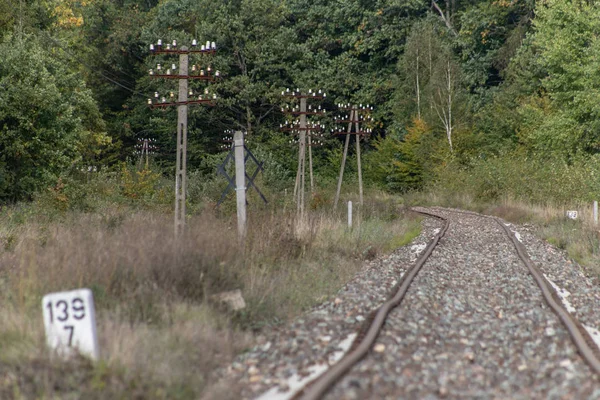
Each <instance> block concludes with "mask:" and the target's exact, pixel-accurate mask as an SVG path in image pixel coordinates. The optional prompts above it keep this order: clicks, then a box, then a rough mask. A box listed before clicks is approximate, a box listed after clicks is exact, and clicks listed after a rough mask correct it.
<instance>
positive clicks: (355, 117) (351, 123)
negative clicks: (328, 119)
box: [333, 104, 373, 211]
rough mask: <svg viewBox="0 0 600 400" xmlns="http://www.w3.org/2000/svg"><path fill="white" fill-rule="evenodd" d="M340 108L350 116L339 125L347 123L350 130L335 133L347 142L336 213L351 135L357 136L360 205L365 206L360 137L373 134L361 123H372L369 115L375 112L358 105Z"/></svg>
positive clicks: (337, 194)
mask: <svg viewBox="0 0 600 400" xmlns="http://www.w3.org/2000/svg"><path fill="white" fill-rule="evenodd" d="M338 107H339V108H340V110H345V111H349V112H350V115H349V116H348V117H346V118H343V117H340V118H337V119H336V122H337V123H347V124H348V129H347V130H346V131H345V132H344V131H343V130H342V129H338V130H337V131H334V132H333V133H334V134H336V135H343V134H345V135H346V141H345V143H344V153H343V155H342V165H341V166H340V176H339V178H338V184H337V190H336V193H335V200H334V202H333V210H334V211H335V210H336V209H337V205H338V202H339V200H340V192H341V190H342V180H343V178H344V168H345V167H346V158H347V156H348V147H349V144H350V135H355V136H356V163H357V168H358V192H359V203H360V205H361V206H362V205H363V184H362V166H361V156H360V137H361V136H366V135H370V134H371V133H372V129H370V128H369V129H364V130H361V129H360V122H361V121H370V120H371V116H370V114H369V113H370V112H371V111H372V110H373V107H371V106H369V105H366V106H363V105H362V104H360V105H359V106H356V105H353V106H351V105H349V104H338ZM360 112H362V113H363V114H366V115H365V116H361V115H360ZM352 128H354V131H352Z"/></svg>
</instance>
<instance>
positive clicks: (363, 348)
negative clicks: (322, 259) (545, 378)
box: [294, 210, 600, 400]
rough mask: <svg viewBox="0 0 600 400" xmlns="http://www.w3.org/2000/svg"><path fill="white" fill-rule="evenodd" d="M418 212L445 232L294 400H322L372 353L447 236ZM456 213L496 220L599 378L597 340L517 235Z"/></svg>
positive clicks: (436, 216) (599, 361)
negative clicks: (345, 350)
mask: <svg viewBox="0 0 600 400" xmlns="http://www.w3.org/2000/svg"><path fill="white" fill-rule="evenodd" d="M416 212H418V213H419V214H422V215H425V216H427V217H432V218H441V219H442V220H443V221H444V225H443V227H442V229H441V230H440V231H439V232H438V233H437V234H436V235H435V237H434V238H433V239H432V240H431V242H430V243H429V244H428V245H427V247H426V248H425V249H424V250H423V252H422V254H421V255H420V256H419V258H418V259H417V261H416V262H415V264H414V265H413V266H412V267H411V268H410V269H409V270H408V271H407V272H406V273H405V275H404V276H403V277H402V279H401V281H400V282H399V284H398V285H397V289H396V291H395V293H393V296H392V298H391V299H389V300H388V301H386V302H385V303H384V304H383V305H382V306H381V307H379V309H377V310H376V311H375V312H373V313H372V317H371V318H369V319H368V320H367V323H366V324H365V325H364V326H363V327H362V329H361V333H360V334H359V335H358V337H357V338H356V341H355V343H354V344H353V346H352V348H351V350H350V351H349V352H348V353H347V354H346V355H345V356H344V357H343V358H342V359H341V360H340V361H339V362H338V363H337V364H335V365H334V366H333V367H331V368H330V369H329V370H328V371H327V372H326V373H324V374H323V375H321V376H320V377H319V378H318V379H316V380H315V381H313V382H311V383H310V384H309V385H307V387H306V388H305V389H304V390H303V391H301V392H299V393H298V394H297V395H296V396H295V397H294V399H301V400H317V399H321V398H322V397H323V396H324V395H325V394H326V393H327V392H328V391H329V390H330V389H331V388H332V387H333V386H334V385H335V384H336V382H338V381H339V380H340V378H341V377H342V376H343V375H344V374H345V373H346V372H348V371H349V370H350V369H351V368H352V367H354V366H355V365H356V364H357V363H358V362H359V361H360V360H361V359H363V358H364V357H365V356H366V355H367V354H368V353H369V352H370V351H372V348H373V346H374V344H375V341H376V339H377V337H378V335H379V334H380V332H381V329H382V327H383V325H384V323H385V320H386V318H387V316H388V314H389V313H390V312H391V311H392V310H393V309H394V308H395V307H398V306H399V305H400V304H401V302H402V299H403V298H404V297H405V296H406V293H407V291H408V289H409V287H410V285H411V283H412V282H413V280H414V278H415V277H416V276H417V274H418V273H419V271H420V270H421V268H422V267H423V265H424V264H425V262H426V261H427V260H428V259H429V258H430V257H431V255H432V253H433V251H434V249H435V248H436V247H437V246H438V243H439V242H440V240H441V239H442V238H443V237H444V235H445V233H446V231H447V230H448V227H449V225H450V223H449V220H448V219H446V218H443V217H440V216H439V215H436V214H433V213H431V212H427V211H424V210H420V211H416ZM454 212H455V213H460V214H464V215H469V216H476V217H478V218H489V219H491V220H493V221H495V222H496V223H497V224H498V226H499V227H501V228H502V230H503V231H504V232H505V234H506V235H507V237H508V238H509V239H510V241H511V242H512V244H513V245H514V248H515V251H516V252H517V254H518V256H519V258H520V260H521V262H522V263H523V264H524V265H525V266H526V268H527V270H528V271H529V273H530V274H531V276H532V277H533V278H534V280H535V282H536V284H537V286H538V287H539V289H540V290H541V293H542V295H543V297H544V300H545V302H546V303H547V304H548V306H549V307H550V308H551V309H552V310H553V311H554V313H555V314H556V315H557V316H558V317H559V319H560V320H561V322H562V324H563V325H564V327H565V328H566V329H567V331H568V332H569V335H570V337H571V340H572V342H573V344H574V345H575V347H576V348H577V351H578V353H579V354H580V355H581V357H582V358H583V359H584V360H585V361H586V362H587V364H588V365H589V367H590V369H591V370H592V371H593V373H595V374H596V375H600V351H599V349H598V346H597V345H596V344H595V343H594V340H593V339H592V338H591V337H590V335H589V333H588V332H587V331H586V329H585V328H584V327H583V326H582V324H581V323H580V322H579V321H578V320H577V319H576V318H575V317H574V316H573V315H572V314H571V313H570V312H569V311H568V310H567V308H566V307H565V305H564V304H563V303H562V302H561V300H560V297H559V295H558V294H557V293H556V291H555V290H554V288H553V287H552V285H551V283H550V282H549V281H548V280H547V279H546V278H545V277H544V275H543V273H542V272H541V271H540V269H539V268H538V267H537V266H536V265H535V264H534V263H533V262H532V261H531V259H530V257H529V255H528V254H527V250H526V248H525V246H524V245H523V244H522V243H521V242H520V241H519V240H518V238H517V237H516V236H515V234H514V233H513V232H511V230H510V228H509V227H508V226H507V225H506V224H504V223H503V222H502V221H501V220H500V219H499V218H496V217H492V216H482V215H479V214H476V213H472V212H467V211H454Z"/></svg>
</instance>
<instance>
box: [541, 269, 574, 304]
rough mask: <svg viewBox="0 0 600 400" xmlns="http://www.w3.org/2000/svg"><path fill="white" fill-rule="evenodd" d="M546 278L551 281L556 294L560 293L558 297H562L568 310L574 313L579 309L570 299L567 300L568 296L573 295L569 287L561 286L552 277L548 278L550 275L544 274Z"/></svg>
mask: <svg viewBox="0 0 600 400" xmlns="http://www.w3.org/2000/svg"><path fill="white" fill-rule="evenodd" d="M544 278H546V280H547V281H548V282H550V284H551V285H552V287H553V288H554V290H555V291H556V294H558V297H560V300H561V301H562V303H563V305H564V306H565V308H566V309H567V311H568V312H570V313H571V314H574V313H575V312H576V311H577V310H576V309H575V307H573V305H572V304H571V302H570V301H569V300H567V297H569V296H570V295H571V293H570V292H569V291H568V290H567V289H563V288H561V287H559V286H558V285H557V284H556V283H554V282H553V281H552V280H551V279H550V278H548V275H546V274H544Z"/></svg>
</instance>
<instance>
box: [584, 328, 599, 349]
mask: <svg viewBox="0 0 600 400" xmlns="http://www.w3.org/2000/svg"><path fill="white" fill-rule="evenodd" d="M583 327H584V328H585V330H586V331H587V332H588V333H589V334H590V336H591V337H592V339H594V343H596V346H598V348H600V331H599V330H598V329H596V328H592V327H591V326H587V325H583Z"/></svg>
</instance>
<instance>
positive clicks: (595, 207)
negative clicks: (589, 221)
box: [593, 200, 598, 225]
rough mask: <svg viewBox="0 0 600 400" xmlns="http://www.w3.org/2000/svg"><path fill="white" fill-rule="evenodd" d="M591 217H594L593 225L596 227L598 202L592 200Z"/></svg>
mask: <svg viewBox="0 0 600 400" xmlns="http://www.w3.org/2000/svg"><path fill="white" fill-rule="evenodd" d="M593 216H594V225H598V201H597V200H594V211H593Z"/></svg>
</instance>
